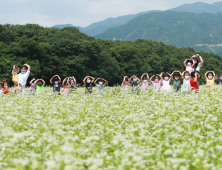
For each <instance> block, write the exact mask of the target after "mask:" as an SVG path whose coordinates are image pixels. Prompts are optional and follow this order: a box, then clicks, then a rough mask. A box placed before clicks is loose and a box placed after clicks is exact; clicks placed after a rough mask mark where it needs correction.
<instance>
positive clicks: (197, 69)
mask: <svg viewBox="0 0 222 170" xmlns="http://www.w3.org/2000/svg"><path fill="white" fill-rule="evenodd" d="M198 57H199V59H200V61H199V60H198ZM192 59H193V60H194V64H195V65H194V67H193V71H194V72H197V73H198V74H199V76H200V77H199V78H198V80H199V79H200V78H201V75H200V67H202V66H203V63H204V61H203V58H202V57H201V56H200V54H196V55H193V56H192ZM197 86H198V89H199V81H197Z"/></svg>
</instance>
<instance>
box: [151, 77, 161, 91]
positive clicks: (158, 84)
mask: <svg viewBox="0 0 222 170" xmlns="http://www.w3.org/2000/svg"><path fill="white" fill-rule="evenodd" d="M153 78H154V81H153V80H152V79H153ZM150 83H152V86H153V90H154V91H155V92H160V88H161V86H162V81H161V77H160V75H159V74H156V75H153V76H152V77H151V78H150Z"/></svg>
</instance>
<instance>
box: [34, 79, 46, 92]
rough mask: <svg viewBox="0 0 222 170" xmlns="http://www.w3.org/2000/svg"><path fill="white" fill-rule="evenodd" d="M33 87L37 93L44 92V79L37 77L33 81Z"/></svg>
mask: <svg viewBox="0 0 222 170" xmlns="http://www.w3.org/2000/svg"><path fill="white" fill-rule="evenodd" d="M34 87H35V88H36V93H37V94H41V93H44V87H45V81H44V80H43V79H37V80H36V81H35V82H34Z"/></svg>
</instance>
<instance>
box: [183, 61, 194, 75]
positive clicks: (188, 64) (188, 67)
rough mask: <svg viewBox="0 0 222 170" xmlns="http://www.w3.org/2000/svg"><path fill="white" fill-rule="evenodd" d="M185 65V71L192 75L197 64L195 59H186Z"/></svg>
mask: <svg viewBox="0 0 222 170" xmlns="http://www.w3.org/2000/svg"><path fill="white" fill-rule="evenodd" d="M183 65H184V66H185V67H186V70H185V71H189V73H191V72H192V71H193V67H194V66H195V62H194V60H193V59H186V60H185V61H184V62H183Z"/></svg>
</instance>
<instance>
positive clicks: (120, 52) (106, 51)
mask: <svg viewBox="0 0 222 170" xmlns="http://www.w3.org/2000/svg"><path fill="white" fill-rule="evenodd" d="M196 53H200V54H201V55H202V56H203V59H204V61H205V62H204V66H203V67H202V69H201V74H202V75H203V74H204V73H205V72H206V71H207V70H214V71H215V72H216V74H222V57H220V56H218V55H215V54H212V53H211V54H210V53H206V52H198V51H195V50H194V49H192V48H177V47H175V46H172V45H165V44H164V43H161V42H156V41H151V40H137V41H134V42H132V41H105V40H97V39H95V38H93V37H90V36H87V35H85V34H83V33H81V32H80V31H79V30H78V29H77V28H75V27H66V28H63V29H58V28H43V27H41V26H38V25H35V24H27V25H0V59H1V60H0V80H3V79H7V80H9V81H11V67H12V66H13V65H14V64H16V65H17V66H19V67H21V66H22V65H23V64H24V63H28V64H29V65H30V66H31V67H32V71H31V75H30V77H29V80H30V79H32V78H33V77H35V78H42V79H44V80H45V81H46V84H49V80H50V78H51V77H52V76H53V75H55V74H58V75H60V76H61V78H65V77H67V76H75V77H76V79H77V82H78V83H80V84H82V80H83V78H84V77H85V76H87V75H91V76H94V77H95V78H97V77H104V78H105V79H107V80H108V81H109V85H113V84H117V83H121V81H122V78H123V76H126V75H127V76H132V75H134V74H137V75H141V74H142V73H144V72H148V73H149V75H153V74H156V73H160V72H162V71H165V72H166V71H167V72H172V71H174V70H180V71H183V70H184V66H183V61H184V60H185V59H186V58H190V57H191V56H192V55H193V54H196ZM202 81H204V78H203V76H202ZM11 84H12V82H11Z"/></svg>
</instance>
